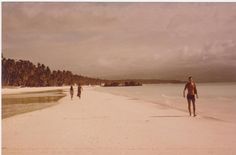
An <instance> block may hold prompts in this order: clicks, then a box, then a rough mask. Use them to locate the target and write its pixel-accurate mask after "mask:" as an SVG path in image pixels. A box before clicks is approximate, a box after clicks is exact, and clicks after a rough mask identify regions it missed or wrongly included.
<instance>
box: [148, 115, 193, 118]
mask: <svg viewBox="0 0 236 155" xmlns="http://www.w3.org/2000/svg"><path fill="white" fill-rule="evenodd" d="M150 117H153V118H162V117H167V118H168V117H170V118H171V117H189V116H188V115H160V116H150Z"/></svg>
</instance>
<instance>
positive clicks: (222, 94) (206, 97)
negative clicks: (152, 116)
mask: <svg viewBox="0 0 236 155" xmlns="http://www.w3.org/2000/svg"><path fill="white" fill-rule="evenodd" d="M196 85H197V90H198V96H199V98H198V99H196V111H197V114H198V115H200V116H205V117H211V118H216V119H219V120H223V121H227V122H235V123H236V83H197V84H196ZM184 86H185V84H146V85H143V86H135V87H98V88H96V90H98V91H103V92H109V93H112V94H116V95H122V96H126V97H130V98H133V99H138V100H144V101H147V102H149V103H154V104H160V105H163V106H166V107H168V108H173V109H177V110H181V111H186V112H188V110H187V100H186V98H184V97H183V89H184ZM186 93H187V92H186Z"/></svg>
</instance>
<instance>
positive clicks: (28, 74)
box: [2, 57, 107, 87]
mask: <svg viewBox="0 0 236 155" xmlns="http://www.w3.org/2000/svg"><path fill="white" fill-rule="evenodd" d="M105 82H107V80H103V79H98V78H90V77H86V76H81V75H77V74H73V73H72V72H71V71H65V70H63V71H61V70H53V71H52V70H51V69H50V68H49V67H48V66H45V65H44V64H40V63H37V65H35V64H33V63H32V62H30V61H26V60H14V59H9V58H4V57H2V86H23V87H46V86H63V85H72V84H81V85H89V84H91V85H100V84H101V83H105Z"/></svg>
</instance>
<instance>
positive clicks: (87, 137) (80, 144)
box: [2, 88, 236, 155]
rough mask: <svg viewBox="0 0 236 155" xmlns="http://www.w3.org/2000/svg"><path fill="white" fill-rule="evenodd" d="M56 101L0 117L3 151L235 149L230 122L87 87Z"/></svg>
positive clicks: (67, 153)
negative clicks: (51, 104)
mask: <svg viewBox="0 0 236 155" xmlns="http://www.w3.org/2000/svg"><path fill="white" fill-rule="evenodd" d="M67 93H68V92H67ZM59 102H60V104H58V105H57V106H54V107H50V108H46V109H43V110H39V111H34V112H30V113H25V114H21V115H17V116H13V117H10V118H6V119H4V120H2V130H3V131H2V138H3V142H2V147H3V148H2V150H3V154H4V155H32V154H33V155H41V154H42V155H53V154H55V155H78V154H82V155H90V154H91V155H94V154H96V155H105V154H107V155H110V154H112V155H114V154H115V155H116V154H117V155H120V154H129V155H134V154H135V155H152V154H153V155H157V154H158V155H159V154H164V155H172V154H173V155H176V154H180V155H184V154H191V155H208V154H211V155H212V154H214V155H222V154H227V155H234V154H236V124H235V123H229V122H223V121H220V120H214V119H211V118H207V117H201V116H197V117H196V118H194V117H189V116H188V113H185V112H183V111H178V110H176V109H170V108H167V107H164V106H159V105H155V104H152V103H148V102H144V101H141V100H134V99H130V98H127V97H123V96H115V95H112V94H108V93H102V92H97V91H94V90H93V89H88V88H85V89H84V91H83V92H82V99H81V100H79V98H77V97H76V96H75V97H74V99H73V100H71V99H70V97H69V95H68V94H67V96H66V97H64V98H62V99H61V100H60V101H59Z"/></svg>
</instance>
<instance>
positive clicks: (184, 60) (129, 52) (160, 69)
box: [2, 2, 236, 81]
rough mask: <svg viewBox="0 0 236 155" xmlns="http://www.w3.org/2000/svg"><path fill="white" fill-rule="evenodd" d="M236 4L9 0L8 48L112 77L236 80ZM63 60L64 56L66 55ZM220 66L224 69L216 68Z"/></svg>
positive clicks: (14, 54) (5, 40)
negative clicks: (29, 0)
mask: <svg viewBox="0 0 236 155" xmlns="http://www.w3.org/2000/svg"><path fill="white" fill-rule="evenodd" d="M235 9H236V5H235V4H230V5H229V4H228V3H221V4H216V3H184V4H183V3H6V2H4V3H3V18H2V19H3V53H4V55H5V56H7V57H11V58H17V59H19V58H21V59H27V60H28V59H30V60H31V61H33V62H41V63H45V64H48V65H49V66H50V67H51V68H52V69H62V68H63V69H69V70H72V71H73V72H75V73H78V74H85V75H88V76H95V77H99V76H102V77H106V78H111V77H112V78H114V77H117V78H122V77H130V78H168V79H176V78H177V79H183V78H184V75H186V74H188V73H193V74H194V75H196V76H199V77H201V80H203V81H204V80H208V79H212V78H211V77H209V76H206V72H210V73H211V74H212V75H215V76H216V75H217V76H218V75H220V74H221V73H222V72H224V74H225V76H223V77H222V79H224V78H225V80H227V79H229V78H228V77H229V76H230V77H231V80H232V78H233V79H235V80H236V77H235V74H233V73H231V71H232V70H235V69H236V68H235V64H236V63H235V58H236V54H235V48H236V20H235V19H236V13H235ZM62 62H64V63H62ZM215 68H217V69H215Z"/></svg>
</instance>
